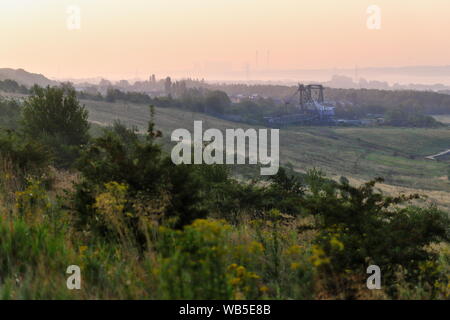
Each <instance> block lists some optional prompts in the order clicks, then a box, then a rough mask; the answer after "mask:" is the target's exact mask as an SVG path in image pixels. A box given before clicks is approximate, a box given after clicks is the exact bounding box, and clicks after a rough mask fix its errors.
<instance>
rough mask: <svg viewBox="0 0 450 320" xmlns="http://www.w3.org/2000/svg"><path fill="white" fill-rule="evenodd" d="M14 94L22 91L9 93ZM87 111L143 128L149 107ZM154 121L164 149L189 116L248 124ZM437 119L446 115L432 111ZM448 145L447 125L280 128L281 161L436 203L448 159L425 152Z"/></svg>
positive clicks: (105, 121) (174, 112)
mask: <svg viewBox="0 0 450 320" xmlns="http://www.w3.org/2000/svg"><path fill="white" fill-rule="evenodd" d="M15 97H16V98H18V97H22V95H15ZM82 103H83V104H85V105H86V107H87V109H88V110H89V113H90V121H91V122H92V123H93V124H97V125H96V126H94V131H98V128H99V127H100V126H106V125H110V124H112V123H113V122H114V120H116V119H120V121H122V122H123V123H124V124H126V125H128V126H136V127H138V128H139V129H140V130H145V129H146V126H147V121H148V120H149V108H148V106H144V105H136V104H131V103H126V102H116V103H107V102H96V101H90V100H84V101H82ZM155 111H156V114H155V117H156V125H157V128H158V129H159V130H161V131H162V132H163V136H164V138H163V141H164V145H165V148H166V149H167V150H169V148H170V145H171V143H170V134H171V132H172V131H173V130H174V129H177V128H186V129H189V130H193V122H194V120H202V121H203V128H204V129H206V128H218V129H221V130H224V129H226V128H244V129H246V128H250V126H249V125H246V124H242V123H234V122H230V121H226V120H221V119H218V118H215V117H211V116H208V115H205V114H202V113H194V112H186V111H182V110H178V109H163V108H156V110H155ZM438 117H439V119H438V120H439V121H442V122H445V120H446V119H447V120H450V116H438ZM448 148H450V128H445V127H444V128H439V129H422V128H392V127H339V128H338V127H289V128H286V129H282V130H281V131H280V158H281V162H282V164H288V163H289V164H292V166H293V167H294V168H295V169H296V170H297V171H300V172H305V171H306V170H308V169H310V168H313V167H316V168H320V169H322V170H323V171H324V172H326V173H327V175H329V176H331V177H336V178H338V177H340V176H342V175H343V176H346V177H349V178H352V179H353V180H354V181H361V182H362V181H366V180H367V179H371V178H374V177H377V176H381V177H383V178H384V179H385V182H386V184H385V186H384V189H385V190H386V191H388V192H420V193H423V194H426V195H428V196H429V197H430V199H431V200H433V201H435V202H436V203H437V204H439V205H442V206H445V207H447V208H450V180H449V179H448V171H449V169H450V161H448V159H447V160H443V161H432V160H427V159H425V157H426V156H429V155H432V154H436V153H438V152H441V151H443V150H447V149H448Z"/></svg>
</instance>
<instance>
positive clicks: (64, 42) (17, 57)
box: [0, 0, 450, 79]
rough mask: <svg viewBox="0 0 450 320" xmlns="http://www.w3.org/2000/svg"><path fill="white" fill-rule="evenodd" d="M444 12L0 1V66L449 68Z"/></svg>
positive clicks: (363, 4) (395, 7)
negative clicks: (439, 66) (372, 22)
mask: <svg viewBox="0 0 450 320" xmlns="http://www.w3.org/2000/svg"><path fill="white" fill-rule="evenodd" d="M371 5H376V6H377V7H378V8H379V9H380V10H381V11H380V12H381V13H380V15H376V16H374V12H373V11H372V12H371V13H368V12H367V10H368V8H369V6H371ZM74 8H75V10H74ZM77 8H78V9H79V13H80V14H79V15H78V14H77V10H78V9H77ZM375 14H376V13H375ZM449 16H450V1H449V0H427V1H424V0H370V1H366V0H314V1H301V0H126V1H124V0H69V1H67V0H0V68H5V67H9V68H23V69H25V70H27V71H30V72H37V73H42V74H45V75H47V76H49V77H54V78H55V77H57V78H89V77H98V76H102V77H107V78H110V79H120V78H123V79H132V78H136V77H138V78H148V76H149V75H150V74H153V73H154V74H156V75H157V77H164V76H166V75H173V76H179V77H183V76H186V77H187V76H192V77H206V78H208V77H209V78H220V77H227V76H233V77H245V76H247V77H248V74H249V73H250V72H253V73H254V74H257V72H258V71H260V72H263V71H270V70H293V69H332V68H355V66H358V67H360V68H363V67H390V66H414V65H450V43H449V42H448V40H447V39H448V36H449V31H450V19H449ZM78 17H79V19H78ZM374 17H375V19H376V21H379V22H380V24H379V27H380V28H379V29H369V28H368V19H371V18H372V19H374ZM378 17H379V19H378ZM77 21H79V24H77ZM370 21H374V20H370ZM372 27H373V24H372Z"/></svg>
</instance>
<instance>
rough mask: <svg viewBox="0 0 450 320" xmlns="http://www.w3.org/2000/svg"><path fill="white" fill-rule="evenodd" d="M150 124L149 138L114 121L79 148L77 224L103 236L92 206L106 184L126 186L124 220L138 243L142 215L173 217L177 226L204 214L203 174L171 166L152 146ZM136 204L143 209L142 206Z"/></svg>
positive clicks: (158, 147) (154, 132) (152, 132)
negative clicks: (91, 228) (80, 149)
mask: <svg viewBox="0 0 450 320" xmlns="http://www.w3.org/2000/svg"><path fill="white" fill-rule="evenodd" d="M153 126H154V125H153V123H152V122H150V123H149V131H148V134H147V136H146V137H145V138H142V137H140V136H138V135H137V133H136V132H135V131H134V130H133V129H127V128H126V127H124V126H123V125H121V124H119V123H117V124H116V125H115V126H114V128H113V129H112V130H106V131H105V133H104V135H103V136H101V137H99V138H97V139H94V140H93V141H92V142H91V143H90V144H88V145H87V147H86V148H85V149H84V150H83V152H82V154H81V157H80V160H79V163H78V167H79V170H80V172H81V173H82V176H83V180H82V181H81V182H80V183H79V184H77V185H76V190H77V191H76V193H75V197H74V204H75V210H76V215H77V216H78V219H79V221H80V222H81V224H82V225H86V224H88V225H91V227H94V228H96V229H98V230H99V231H101V232H103V233H104V232H105V231H106V230H107V229H108V228H107V226H106V225H105V224H103V223H102V222H101V220H98V219H97V218H96V216H97V213H96V210H95V207H94V204H95V199H96V197H97V195H98V194H99V193H101V192H103V191H104V186H105V185H107V184H108V183H110V182H116V183H120V184H123V185H124V186H126V197H125V198H126V200H125V202H124V204H123V205H124V212H126V213H128V215H127V217H125V221H126V224H127V225H128V226H129V228H131V229H132V230H134V231H135V233H136V237H137V240H138V242H140V243H141V244H143V243H142V242H143V239H142V235H140V234H139V230H138V227H137V225H138V224H139V221H140V218H142V216H155V215H156V216H159V218H162V219H172V218H173V219H175V225H176V226H177V227H181V226H183V225H185V224H188V223H190V222H192V221H193V220H194V219H197V218H201V217H204V216H205V215H206V210H205V207H204V206H205V197H204V195H205V193H206V190H207V189H206V188H207V187H208V183H206V184H205V182H206V180H205V179H204V178H202V176H201V174H202V171H200V170H196V168H193V167H190V166H188V165H180V166H175V165H174V164H173V163H172V161H171V160H170V158H169V157H168V156H166V155H164V154H162V151H161V148H160V146H159V145H157V144H156V143H155V141H154V139H155V138H156V137H159V136H160V132H158V131H154V129H153ZM150 203H152V205H150ZM139 204H148V205H146V206H145V207H144V208H142V207H141V205H139Z"/></svg>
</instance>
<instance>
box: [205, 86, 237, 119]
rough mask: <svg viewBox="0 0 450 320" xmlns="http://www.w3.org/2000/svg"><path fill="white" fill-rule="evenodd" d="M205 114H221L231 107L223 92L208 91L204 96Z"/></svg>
mask: <svg viewBox="0 0 450 320" xmlns="http://www.w3.org/2000/svg"><path fill="white" fill-rule="evenodd" d="M205 104H206V108H207V110H206V111H207V112H212V113H218V114H223V113H224V112H225V111H226V109H228V108H229V107H230V105H231V101H230V98H229V97H228V95H227V94H226V93H225V92H223V91H218V90H216V91H210V92H208V94H207V95H206V99H205Z"/></svg>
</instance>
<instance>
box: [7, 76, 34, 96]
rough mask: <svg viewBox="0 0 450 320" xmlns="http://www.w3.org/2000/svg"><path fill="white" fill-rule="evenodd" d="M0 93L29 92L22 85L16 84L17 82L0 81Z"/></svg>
mask: <svg viewBox="0 0 450 320" xmlns="http://www.w3.org/2000/svg"><path fill="white" fill-rule="evenodd" d="M0 91H3V92H11V93H23V94H27V93H29V90H28V88H27V87H25V86H24V85H21V84H18V83H17V81H14V80H9V79H6V80H3V81H1V80H0Z"/></svg>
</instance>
